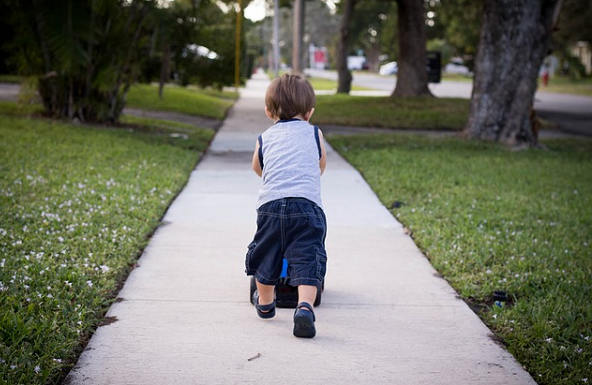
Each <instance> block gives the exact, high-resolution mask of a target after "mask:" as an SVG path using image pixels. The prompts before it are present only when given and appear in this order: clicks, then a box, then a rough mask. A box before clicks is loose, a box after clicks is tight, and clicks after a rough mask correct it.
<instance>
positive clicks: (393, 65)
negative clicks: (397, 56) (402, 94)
mask: <svg viewBox="0 0 592 385" xmlns="http://www.w3.org/2000/svg"><path fill="white" fill-rule="evenodd" d="M397 70H398V67H397V62H396V61H392V62H390V63H386V64H384V65H381V66H380V69H379V71H378V73H379V74H381V75H396V74H397Z"/></svg>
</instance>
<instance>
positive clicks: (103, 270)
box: [99, 265, 109, 273]
mask: <svg viewBox="0 0 592 385" xmlns="http://www.w3.org/2000/svg"><path fill="white" fill-rule="evenodd" d="M99 267H100V268H101V271H102V272H103V273H106V272H108V271H109V266H107V265H101V266H99Z"/></svg>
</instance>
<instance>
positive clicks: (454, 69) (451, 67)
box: [444, 60, 471, 76]
mask: <svg viewBox="0 0 592 385" xmlns="http://www.w3.org/2000/svg"><path fill="white" fill-rule="evenodd" d="M444 72H446V73H449V74H457V75H467V76H468V75H470V74H471V71H469V67H467V66H465V65H463V63H462V62H460V61H454V60H453V61H451V62H450V63H448V64H446V66H445V67H444Z"/></svg>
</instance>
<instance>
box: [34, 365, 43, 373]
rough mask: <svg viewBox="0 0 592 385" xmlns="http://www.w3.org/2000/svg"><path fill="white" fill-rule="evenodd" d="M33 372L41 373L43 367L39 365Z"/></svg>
mask: <svg viewBox="0 0 592 385" xmlns="http://www.w3.org/2000/svg"><path fill="white" fill-rule="evenodd" d="M33 370H34V371H35V373H39V372H40V371H41V366H39V365H37V366H35V369H33Z"/></svg>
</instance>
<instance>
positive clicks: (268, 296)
mask: <svg viewBox="0 0 592 385" xmlns="http://www.w3.org/2000/svg"><path fill="white" fill-rule="evenodd" d="M255 283H256V284H257V292H258V293H259V305H269V304H270V303H272V302H273V301H274V298H273V296H274V289H275V286H274V285H264V284H262V283H260V282H259V281H258V280H256V279H255Z"/></svg>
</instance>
